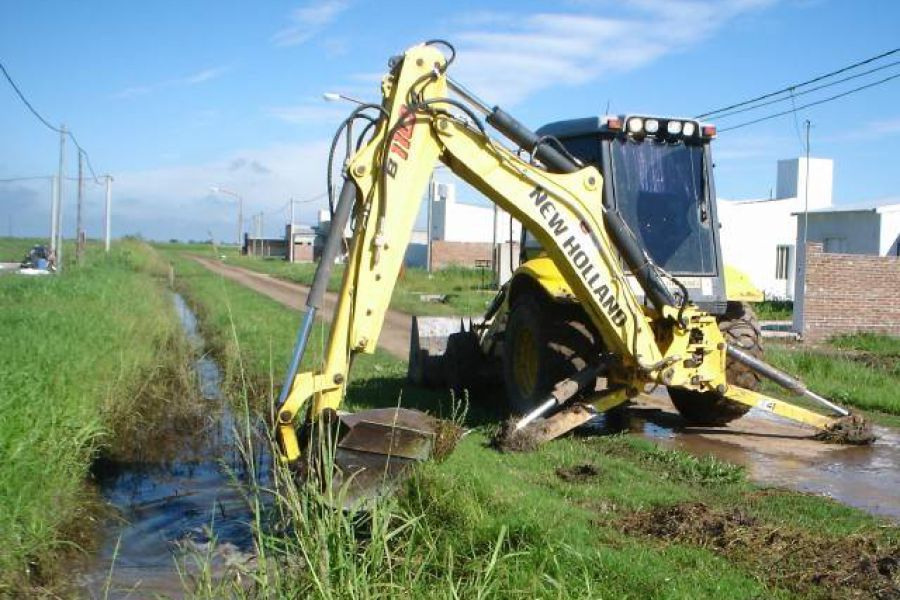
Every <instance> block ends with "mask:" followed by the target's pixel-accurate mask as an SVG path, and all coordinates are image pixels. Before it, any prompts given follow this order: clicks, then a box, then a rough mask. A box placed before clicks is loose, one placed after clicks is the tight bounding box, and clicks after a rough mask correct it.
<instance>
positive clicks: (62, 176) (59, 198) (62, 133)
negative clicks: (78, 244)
mask: <svg viewBox="0 0 900 600" xmlns="http://www.w3.org/2000/svg"><path fill="white" fill-rule="evenodd" d="M66 135H67V133H66V126H65V124H62V125H60V126H59V168H58V169H57V171H56V213H55V214H56V226H55V227H54V230H55V231H56V239H55V240H54V242H53V245H54V248H53V249H54V251H55V254H56V272H57V273H62V269H63V264H62V254H63V249H62V241H63V234H62V209H63V188H64V185H65V181H66Z"/></svg>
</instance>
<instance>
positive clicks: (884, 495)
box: [627, 394, 900, 520]
mask: <svg viewBox="0 0 900 600" xmlns="http://www.w3.org/2000/svg"><path fill="white" fill-rule="evenodd" d="M628 419H629V420H628V423H627V429H628V430H630V431H631V432H633V433H635V434H638V435H641V436H644V437H647V438H650V439H653V440H654V441H656V442H659V443H661V444H662V445H664V446H667V447H671V448H678V449H681V450H685V451H687V452H690V453H692V454H695V455H699V456H704V455H714V456H716V457H718V458H720V459H723V460H727V461H729V462H732V463H736V464H739V465H742V466H744V467H746V469H747V472H748V474H749V475H750V478H751V479H752V480H754V481H756V482H758V483H762V484H765V485H774V486H782V487H788V488H791V489H795V490H800V491H804V492H812V493H816V494H823V495H827V496H830V497H832V498H834V499H835V500H838V501H840V502H843V503H845V504H849V505H851V506H855V507H857V508H861V509H863V510H866V511H868V512H871V513H874V514H878V515H883V516H887V517H890V518H892V519H894V520H900V432H898V431H897V430H896V429H891V428H887V427H875V428H874V431H875V435H876V436H877V438H878V439H877V440H876V442H875V443H874V444H872V445H871V446H839V445H835V444H826V443H823V442H819V441H816V440H811V439H809V437H810V435H811V431H810V430H809V429H806V428H804V427H802V426H799V425H796V424H794V423H791V422H789V421H786V420H783V419H780V418H778V417H774V416H771V415H769V414H768V413H765V412H762V411H756V410H755V409H754V410H751V411H750V412H749V413H747V415H745V416H744V417H742V418H741V419H738V420H737V421H734V422H732V423H731V424H730V425H729V426H728V427H707V428H694V427H684V423H683V421H682V420H681V418H680V417H679V416H678V415H677V413H676V412H675V410H674V409H673V408H672V405H671V403H670V402H669V400H668V398H667V397H666V396H665V394H661V395H653V396H641V397H640V399H639V400H638V402H636V403H635V405H634V406H633V407H632V408H630V409H629V417H628Z"/></svg>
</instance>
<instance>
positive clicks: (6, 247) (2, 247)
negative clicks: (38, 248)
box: [0, 237, 47, 262]
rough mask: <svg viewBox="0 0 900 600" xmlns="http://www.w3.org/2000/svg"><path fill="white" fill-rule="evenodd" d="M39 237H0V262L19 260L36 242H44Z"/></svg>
mask: <svg viewBox="0 0 900 600" xmlns="http://www.w3.org/2000/svg"><path fill="white" fill-rule="evenodd" d="M46 243H47V240H44V239H39V238H11V237H4V238H0V262H19V261H20V260H22V258H23V257H24V256H25V253H27V252H28V251H29V250H31V248H32V247H33V246H35V245H37V244H46Z"/></svg>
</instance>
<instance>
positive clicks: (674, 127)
mask: <svg viewBox="0 0 900 600" xmlns="http://www.w3.org/2000/svg"><path fill="white" fill-rule="evenodd" d="M681 126H682V125H681V121H669V122H668V123H667V124H666V133H668V134H669V135H678V134H679V133H681Z"/></svg>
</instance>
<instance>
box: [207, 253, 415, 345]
mask: <svg viewBox="0 0 900 600" xmlns="http://www.w3.org/2000/svg"><path fill="white" fill-rule="evenodd" d="M191 258H193V259H194V260H196V261H197V262H198V263H200V264H201V265H203V266H204V267H206V268H207V269H209V270H210V271H212V272H214V273H218V274H219V275H221V276H222V277H225V278H227V279H230V280H232V281H235V282H237V283H240V284H241V285H243V286H246V287H248V288H250V289H252V290H255V291H257V292H259V293H260V294H263V295H265V296H268V297H269V298H271V299H273V300H275V301H276V302H279V303H280V304H283V305H284V306H286V307H288V308H291V309H293V310H301V311H305V310H306V296H307V295H308V294H309V287H308V286H305V285H300V284H298V283H291V282H289V281H284V280H282V279H278V278H276V277H272V276H271V275H266V274H264V273H257V272H255V271H251V270H249V269H244V268H241V267H236V266H234V265H229V264H227V263H223V262H222V261H220V260H215V259H210V258H204V257H201V256H192V257H191ZM337 303H338V296H337V294H335V293H333V292H327V293H326V294H325V300H324V302H323V307H322V310H321V311H320V312H319V314H320V315H321V316H322V317H323V318H324V319H325V320H328V321H330V320H331V318H332V316H333V315H334V311H335V309H336V308H337ZM411 327H412V317H411V316H410V315H407V314H404V313H401V312H396V311H393V310H389V311H387V313H386V314H385V317H384V327H383V328H382V331H381V336H380V337H379V338H378V346H379V348H382V349H384V350H386V351H387V352H389V353H390V354H392V355H394V356H396V357H397V358H401V359H403V360H407V359H408V358H409V335H410V329H411Z"/></svg>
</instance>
